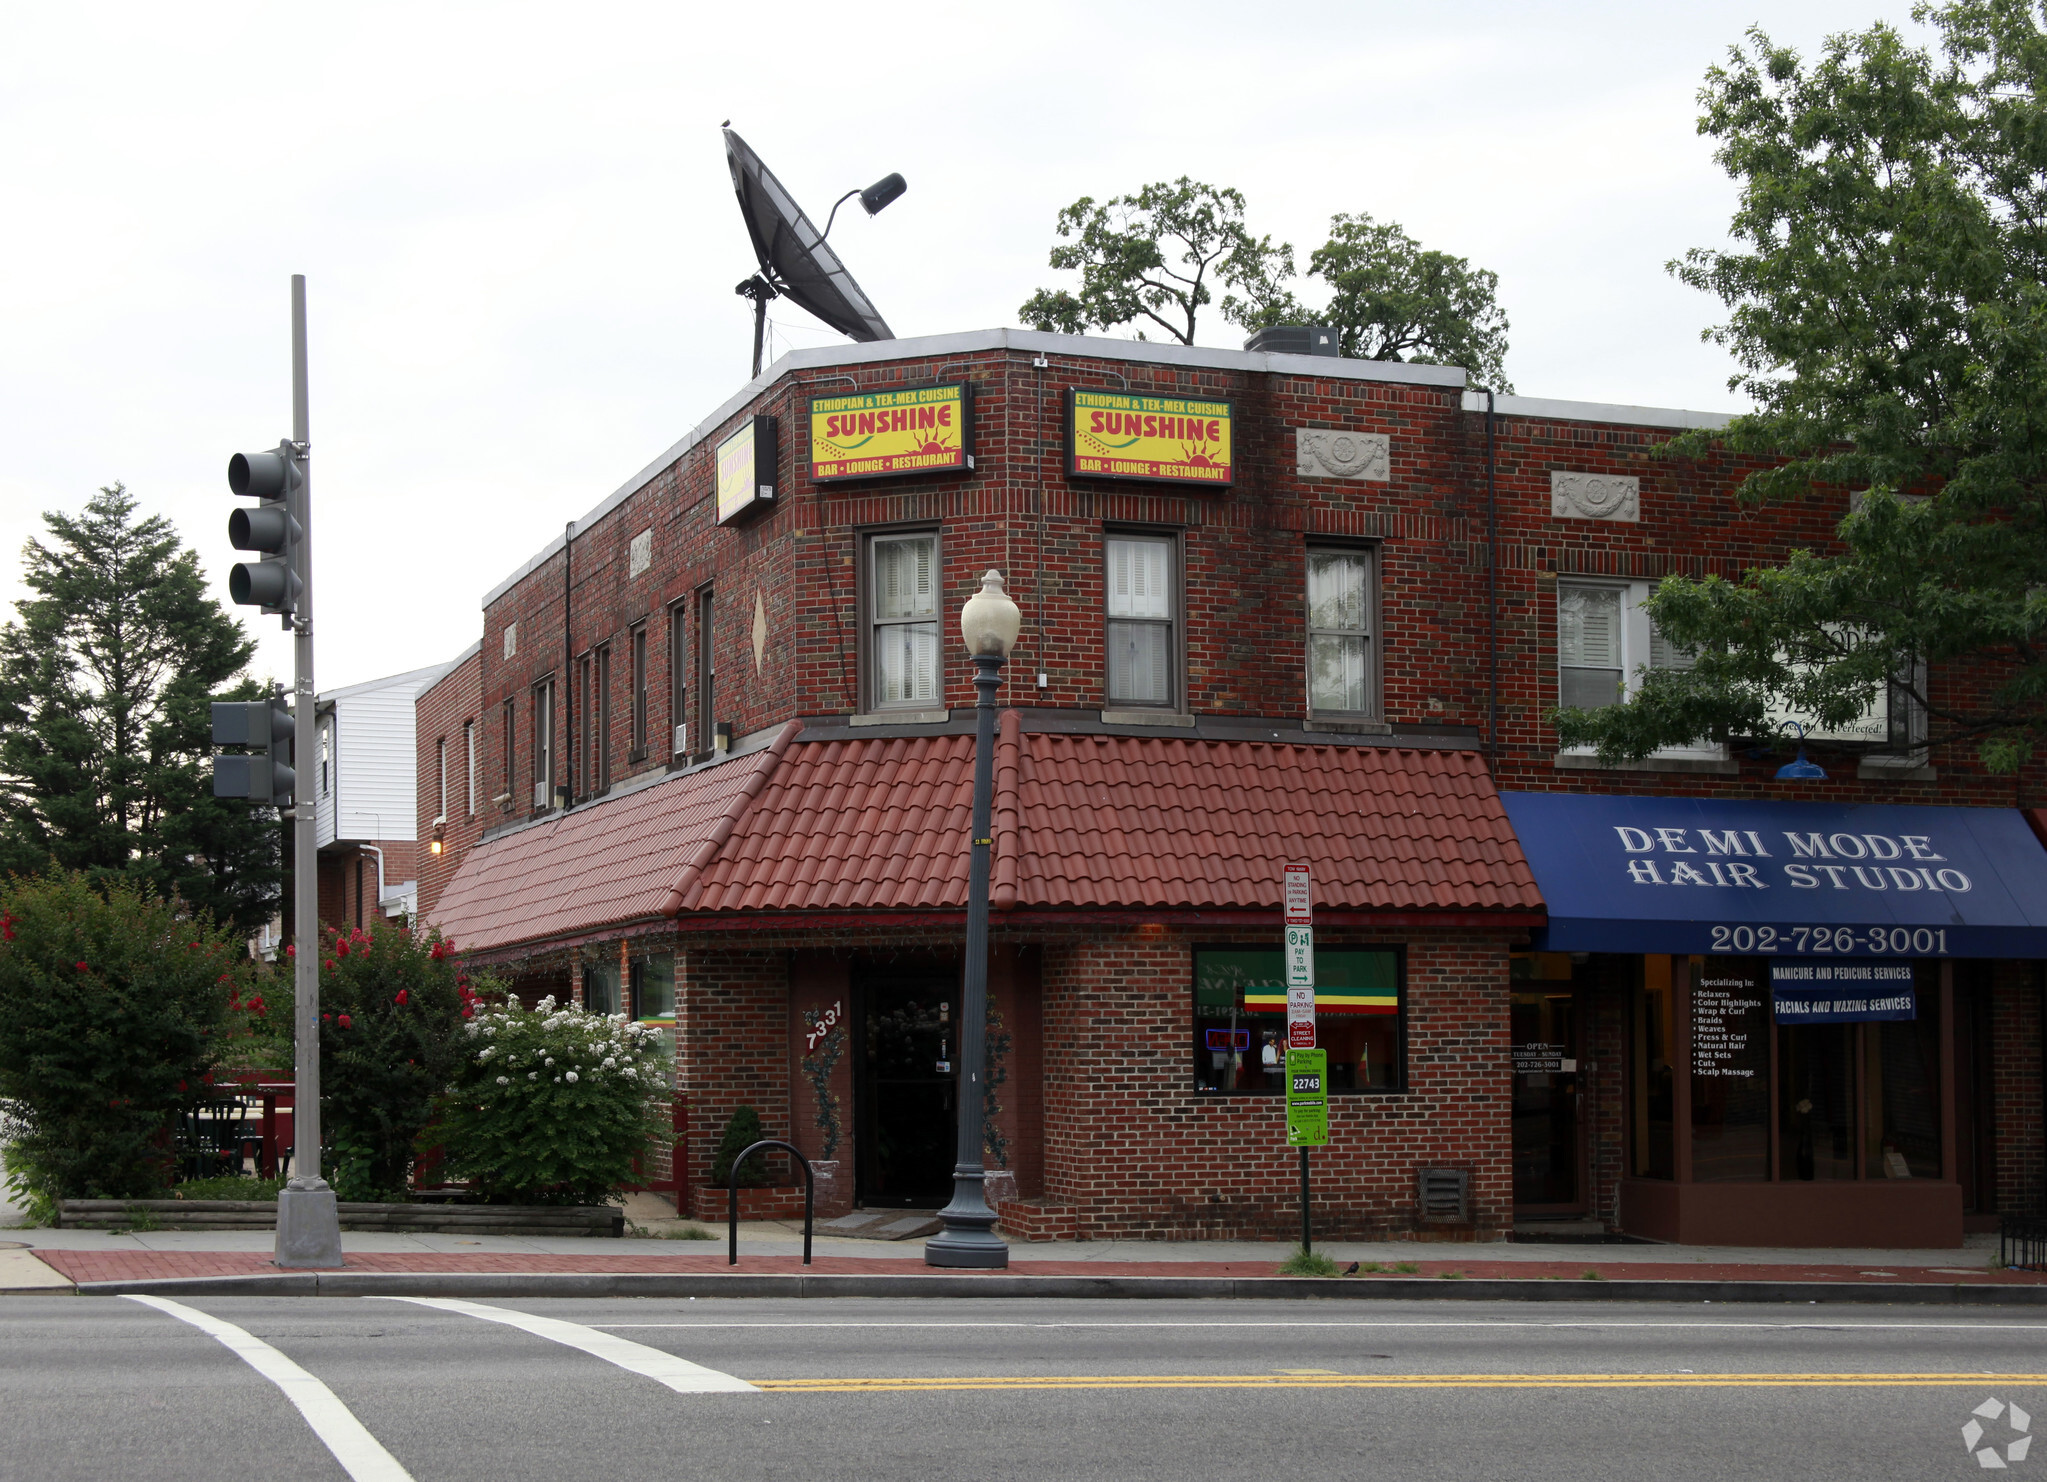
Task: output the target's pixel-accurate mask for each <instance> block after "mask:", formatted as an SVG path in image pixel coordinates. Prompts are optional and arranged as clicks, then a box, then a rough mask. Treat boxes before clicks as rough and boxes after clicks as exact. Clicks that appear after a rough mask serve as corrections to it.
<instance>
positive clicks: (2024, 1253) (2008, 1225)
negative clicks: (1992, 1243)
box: [1997, 1214, 2047, 1271]
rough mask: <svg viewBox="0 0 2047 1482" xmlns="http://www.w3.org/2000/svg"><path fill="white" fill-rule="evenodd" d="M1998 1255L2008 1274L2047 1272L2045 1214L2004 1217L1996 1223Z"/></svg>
mask: <svg viewBox="0 0 2047 1482" xmlns="http://www.w3.org/2000/svg"><path fill="white" fill-rule="evenodd" d="M1997 1232H1998V1233H1997V1255H1998V1260H1999V1262H2000V1263H2001V1264H2002V1265H2003V1266H2004V1268H2005V1270H2007V1271H2047V1214H2007V1215H2004V1216H2002V1217H2000V1218H1999V1220H1998V1222H1997Z"/></svg>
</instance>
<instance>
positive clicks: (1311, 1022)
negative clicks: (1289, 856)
mask: <svg viewBox="0 0 2047 1482" xmlns="http://www.w3.org/2000/svg"><path fill="white" fill-rule="evenodd" d="M1280 878H1281V880H1282V882H1283V886H1284V891H1283V896H1284V900H1285V905H1286V1042H1287V1048H1288V1049H1290V1050H1312V1049H1314V1048H1315V927H1314V920H1315V910H1314V900H1313V896H1312V888H1311V882H1310V880H1309V877H1308V867H1307V866H1306V865H1304V864H1290V865H1288V866H1286V868H1285V870H1284V872H1283V873H1282V875H1281V877H1280Z"/></svg>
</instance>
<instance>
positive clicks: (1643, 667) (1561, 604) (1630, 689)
mask: <svg viewBox="0 0 2047 1482" xmlns="http://www.w3.org/2000/svg"><path fill="white" fill-rule="evenodd" d="M1653 588H1654V583H1652V582H1640V581H1637V582H1624V581H1598V580H1593V579H1589V578H1588V579H1582V580H1577V581H1573V580H1570V579H1568V578H1565V579H1562V580H1559V581H1558V582H1557V703H1558V704H1560V705H1566V706H1570V707H1572V708H1573V709H1579V710H1597V709H1600V708H1601V707H1603V706H1607V705H1617V704H1619V703H1620V702H1621V701H1623V700H1625V699H1627V697H1628V696H1629V695H1631V694H1633V693H1634V692H1635V690H1636V689H1637V688H1638V687H1639V686H1640V684H1641V676H1642V674H1643V673H1645V672H1646V671H1648V670H1651V669H1689V668H1691V667H1692V663H1693V656H1692V654H1691V653H1689V652H1688V651H1687V650H1685V649H1682V648H1679V647H1678V646H1677V645H1676V644H1674V643H1672V642H1671V641H1670V640H1669V639H1667V638H1665V637H1664V636H1663V634H1661V633H1660V632H1658V631H1657V629H1656V625H1655V623H1653V622H1651V621H1650V619H1649V613H1648V611H1647V609H1646V608H1645V607H1644V606H1643V604H1644V603H1645V602H1647V601H1648V600H1649V593H1650V592H1651V590H1653ZM1724 754H1725V749H1724V748H1723V747H1722V746H1721V745H1720V744H1719V743H1717V742H1714V741H1709V740H1705V739H1701V740H1699V741H1697V742H1695V743H1694V744H1692V745H1690V746H1665V747H1659V748H1658V749H1657V750H1656V752H1655V753H1654V755H1655V756H1657V757H1664V758H1681V759H1692V760H1698V759H1720V758H1722V757H1724Z"/></svg>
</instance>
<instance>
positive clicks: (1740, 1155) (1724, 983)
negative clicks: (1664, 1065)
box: [1691, 957, 1770, 1184]
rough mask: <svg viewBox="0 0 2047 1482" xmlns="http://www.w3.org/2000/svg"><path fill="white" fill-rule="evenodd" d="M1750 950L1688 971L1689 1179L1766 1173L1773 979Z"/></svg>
mask: <svg viewBox="0 0 2047 1482" xmlns="http://www.w3.org/2000/svg"><path fill="white" fill-rule="evenodd" d="M1763 969H1764V964H1763V963H1761V962H1759V961H1756V960H1754V959H1751V958H1721V957H1709V958H1706V959H1705V960H1704V961H1703V962H1702V963H1701V965H1700V966H1699V968H1698V970H1697V972H1696V974H1695V975H1694V977H1693V979H1692V1036H1691V1038H1692V1181H1693V1182H1694V1183H1702V1184H1703V1183H1733V1182H1741V1181H1748V1180H1754V1179H1766V1178H1768V1177H1769V1176H1770V984H1769V978H1768V974H1767V973H1766V972H1765V971H1764V970H1763Z"/></svg>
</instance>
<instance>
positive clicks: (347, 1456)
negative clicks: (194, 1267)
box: [125, 1292, 412, 1482]
mask: <svg viewBox="0 0 2047 1482" xmlns="http://www.w3.org/2000/svg"><path fill="white" fill-rule="evenodd" d="M125 1295H126V1296H127V1298H128V1300H129V1301H131V1302H140V1303H141V1304H142V1305H143V1306H145V1307H154V1308H156V1310H157V1311H159V1312H162V1313H164V1314H166V1315H167V1316H170V1317H175V1318H176V1319H177V1320H178V1321H179V1322H184V1323H190V1324H191V1325H192V1326H193V1327H195V1328H197V1329H199V1331H200V1332H202V1333H205V1334H206V1335H207V1336H209V1337H211V1338H214V1339H216V1340H218V1341H219V1342H220V1344H221V1345H222V1346H223V1347H224V1348H226V1349H227V1350H228V1351H229V1352H230V1353H232V1354H234V1355H235V1357H237V1358H239V1359H240V1360H241V1361H242V1362H243V1363H245V1364H247V1365H248V1366H249V1367H250V1368H252V1369H254V1370H255V1371H256V1372H257V1373H258V1374H261V1375H262V1376H263V1377H264V1378H265V1379H268V1380H269V1381H270V1382H271V1383H272V1384H274V1385H276V1386H277V1387H278V1388H279V1389H280V1390H282V1391H284V1397H285V1398H286V1399H287V1400H290V1401H291V1402H292V1404H293V1405H295V1406H297V1407H298V1412H299V1414H301V1415H303V1416H304V1417H305V1420H306V1424H307V1425H309V1426H311V1427H312V1429H313V1434H314V1435H316V1436H318V1437H319V1438H320V1441H321V1443H322V1444H323V1445H325V1446H326V1448H327V1449H328V1450H329V1451H331V1452H333V1453H334V1459H335V1460H336V1461H338V1462H340V1463H341V1469H342V1470H343V1471H345V1472H347V1473H348V1475H349V1476H350V1477H352V1478H354V1479H355V1482H412V1473H410V1472H408V1471H406V1470H405V1468H404V1467H402V1466H400V1465H399V1464H398V1458H396V1457H395V1456H393V1455H392V1454H391V1453H390V1452H388V1451H386V1450H385V1449H384V1446H383V1443H382V1442H380V1441H379V1440H378V1439H377V1438H376V1437H375V1436H373V1435H371V1434H370V1433H369V1431H368V1430H367V1429H366V1428H365V1427H364V1426H363V1423H362V1422H361V1421H360V1420H357V1419H356V1418H355V1414H354V1412H353V1411H351V1410H350V1409H349V1408H348V1406H346V1405H344V1404H342V1403H341V1400H340V1399H339V1397H337V1396H336V1395H335V1393H334V1391H333V1390H331V1389H329V1388H328V1387H327V1386H326V1385H324V1384H322V1383H321V1382H320V1381H319V1380H317V1379H315V1378H314V1377H313V1376H312V1375H311V1374H308V1373H307V1372H306V1371H305V1370H304V1369H301V1368H300V1367H299V1366H298V1365H297V1364H295V1363H293V1362H292V1361H291V1360H290V1359H288V1358H286V1357H285V1356H284V1355H283V1354H281V1353H279V1352H278V1351H277V1350H276V1349H274V1348H272V1347H271V1346H270V1345H269V1344H268V1343H265V1342H264V1341H263V1340H262V1339H261V1338H258V1337H257V1336H256V1335H255V1334H254V1333H251V1332H249V1331H248V1330H247V1329H246V1328H238V1327H236V1326H235V1325H234V1324H233V1323H231V1322H222V1321H221V1320H220V1319H219V1318H217V1317H209V1316H208V1315H207V1314H206V1313H204V1312H201V1311H199V1310H198V1309H197V1308H196V1307H187V1306H186V1305H185V1304H184V1303H182V1302H173V1301H171V1300H169V1299H168V1298H165V1297H150V1296H144V1295H141V1294H140V1293H136V1292H128V1293H125Z"/></svg>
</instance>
